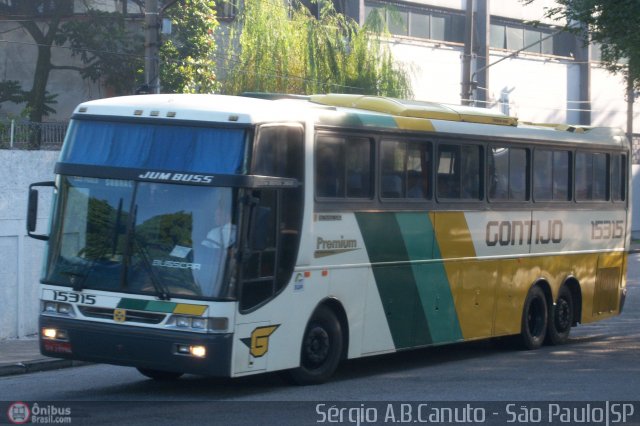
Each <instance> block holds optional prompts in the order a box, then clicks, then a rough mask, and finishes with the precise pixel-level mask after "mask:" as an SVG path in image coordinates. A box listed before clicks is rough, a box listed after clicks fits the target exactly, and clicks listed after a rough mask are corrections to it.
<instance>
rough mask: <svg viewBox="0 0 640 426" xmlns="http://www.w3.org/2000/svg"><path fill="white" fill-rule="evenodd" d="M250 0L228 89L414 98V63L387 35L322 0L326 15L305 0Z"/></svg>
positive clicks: (233, 38)
mask: <svg viewBox="0 0 640 426" xmlns="http://www.w3.org/2000/svg"><path fill="white" fill-rule="evenodd" d="M290 3H292V4H293V6H287V4H286V2H282V1H280V0H262V1H261V0H245V2H244V9H243V10H242V11H241V13H240V15H239V18H238V20H237V21H236V25H235V26H234V27H233V29H232V30H231V32H230V37H229V40H228V44H227V45H226V46H225V49H226V50H227V52H228V56H227V58H226V61H225V66H224V69H225V72H226V76H225V78H224V81H223V85H222V90H223V91H224V92H225V93H230V94H237V93H241V92H244V91H264V92H280V93H302V94H308V93H323V92H347V93H363V94H373V95H386V96H394V97H410V96H411V94H412V93H411V87H410V84H409V78H408V74H407V72H406V70H405V69H404V68H402V67H401V66H400V65H398V64H396V63H395V62H394V60H393V57H392V55H391V52H390V51H389V49H388V48H387V47H386V46H385V45H384V44H383V43H382V42H381V40H380V36H381V32H380V31H379V30H376V29H374V28H373V27H370V26H367V25H365V26H364V27H363V28H360V27H359V26H358V24H357V23H356V22H355V21H353V20H352V19H349V18H347V17H345V16H344V15H342V14H339V13H337V12H336V11H335V9H334V7H333V4H332V3H331V2H330V1H328V0H318V7H319V9H320V14H319V15H320V16H319V18H315V17H313V16H311V14H310V13H309V11H308V9H307V8H305V7H303V6H302V5H301V4H300V2H299V1H297V0H295V1H291V2H290Z"/></svg>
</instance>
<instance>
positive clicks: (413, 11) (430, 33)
mask: <svg viewBox="0 0 640 426" xmlns="http://www.w3.org/2000/svg"><path fill="white" fill-rule="evenodd" d="M372 14H375V18H376V19H379V20H381V21H382V22H384V23H385V25H386V27H387V29H388V30H389V32H390V33H391V34H393V35H401V36H411V37H416V38H423V39H428V40H438V41H449V42H456V43H462V42H464V19H465V17H464V15H463V14H462V13H461V12H455V11H444V10H443V11H439V10H435V9H431V8H429V9H425V8H417V7H403V6H399V5H389V4H388V3H387V4H382V3H378V2H373V1H366V2H365V16H366V20H367V21H368V22H370V20H372V19H373V16H372Z"/></svg>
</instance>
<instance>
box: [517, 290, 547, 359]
mask: <svg viewBox="0 0 640 426" xmlns="http://www.w3.org/2000/svg"><path fill="white" fill-rule="evenodd" d="M548 313H549V311H548V310H547V299H546V298H545V295H544V292H543V291H542V289H541V288H540V287H538V286H535V287H532V288H531V290H529V294H527V298H526V299H525V301H524V309H523V311H522V328H521V332H520V337H521V339H522V344H523V346H524V347H525V348H526V349H538V348H539V347H540V346H542V343H544V338H545V336H546V334H547V321H548V318H549V315H548Z"/></svg>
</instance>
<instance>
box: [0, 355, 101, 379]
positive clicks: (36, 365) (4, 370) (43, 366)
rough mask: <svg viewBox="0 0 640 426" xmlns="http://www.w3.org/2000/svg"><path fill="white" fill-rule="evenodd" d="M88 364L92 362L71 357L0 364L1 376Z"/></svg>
mask: <svg viewBox="0 0 640 426" xmlns="http://www.w3.org/2000/svg"><path fill="white" fill-rule="evenodd" d="M87 364H90V363H88V362H83V361H72V360H69V359H39V360H35V361H25V362H18V363H16V364H4V365H0V377H3V376H14V375H19V374H28V373H35V372H38V371H50V370H59V369H62V368H69V367H78V366H81V365H87Z"/></svg>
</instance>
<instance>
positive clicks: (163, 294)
mask: <svg viewBox="0 0 640 426" xmlns="http://www.w3.org/2000/svg"><path fill="white" fill-rule="evenodd" d="M137 214H138V205H137V204H136V205H135V206H134V207H133V214H132V215H131V216H132V218H131V221H130V222H129V229H128V230H127V240H126V241H127V249H126V252H125V256H124V261H123V268H122V269H123V276H122V282H123V283H124V284H126V282H127V275H128V272H127V271H128V269H129V265H130V264H131V256H132V252H133V246H134V244H135V246H137V249H138V253H140V257H141V258H142V265H143V267H144V269H145V271H146V272H147V274H149V278H150V279H151V284H152V285H153V288H154V289H155V290H156V294H157V296H158V298H159V299H160V300H171V293H170V292H169V289H168V288H167V287H166V286H164V285H163V284H162V282H161V281H160V280H159V279H158V277H157V276H156V274H155V272H154V271H153V267H152V266H151V262H149V255H148V254H147V252H146V250H145V249H144V247H143V246H142V244H141V243H140V241H138V237H137V235H136V232H135V225H136V216H137Z"/></svg>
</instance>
